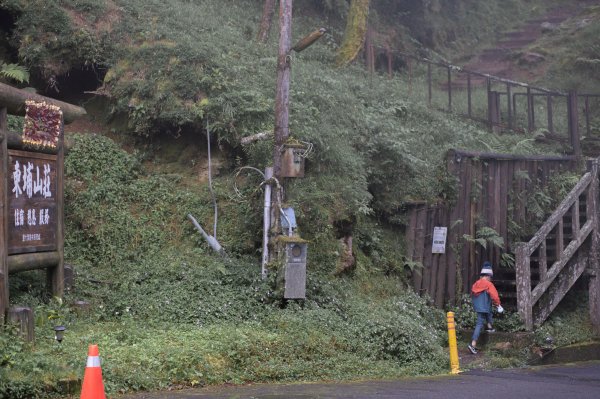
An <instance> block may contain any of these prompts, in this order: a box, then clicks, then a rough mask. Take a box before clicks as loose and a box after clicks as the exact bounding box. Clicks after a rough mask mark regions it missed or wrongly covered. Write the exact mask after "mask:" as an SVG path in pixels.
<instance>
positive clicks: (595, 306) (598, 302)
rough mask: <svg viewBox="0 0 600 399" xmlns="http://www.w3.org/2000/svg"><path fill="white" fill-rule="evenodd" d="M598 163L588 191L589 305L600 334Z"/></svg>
mask: <svg viewBox="0 0 600 399" xmlns="http://www.w3.org/2000/svg"><path fill="white" fill-rule="evenodd" d="M598 168H599V165H598V161H597V160H595V161H594V163H593V164H592V182H591V184H590V188H589V190H588V191H591V194H589V196H588V200H590V202H591V205H589V206H590V208H591V212H590V214H589V215H590V216H589V217H592V218H593V222H592V223H593V224H594V229H593V230H592V234H593V236H592V250H591V253H590V269H591V271H592V276H591V277H590V281H589V288H588V290H589V304H590V321H591V324H592V327H593V329H594V332H595V333H596V334H600V231H599V230H600V215H598V213H599V212H600V206H599V203H598V201H599V198H598V195H599V194H600V190H599V185H598Z"/></svg>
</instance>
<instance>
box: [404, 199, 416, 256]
mask: <svg viewBox="0 0 600 399" xmlns="http://www.w3.org/2000/svg"><path fill="white" fill-rule="evenodd" d="M416 228H417V208H416V207H412V208H411V209H410V217H409V222H408V231H407V232H406V235H405V236H406V257H407V258H408V259H409V260H414V259H415V258H414V252H415V239H416Z"/></svg>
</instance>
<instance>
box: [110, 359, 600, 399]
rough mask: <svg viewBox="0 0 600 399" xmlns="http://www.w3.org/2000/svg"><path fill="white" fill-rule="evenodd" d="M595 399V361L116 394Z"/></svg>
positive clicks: (143, 397)
mask: <svg viewBox="0 0 600 399" xmlns="http://www.w3.org/2000/svg"><path fill="white" fill-rule="evenodd" d="M313 398H315V399H316V398H319V399H342V398H344V399H358V398H361V399H362V398H376V399H399V398H410V399H421V398H427V399H449V398H452V399H453V398H461V399H463V398H464V399H471V398H473V399H481V398H486V399H494V398H498V399H509V398H519V399H538V398H539V399H559V398H560V399H564V398H569V399H570V398H573V399H588V398H589V399H600V362H587V363H580V364H573V365H568V366H565V365H562V366H545V367H536V368H528V369H506V370H493V371H481V370H478V371H469V372H466V373H462V374H460V375H458V376H441V377H427V378H410V379H401V380H394V381H364V382H352V383H325V384H324V383H319V384H290V385H267V384H265V385H262V384H260V385H249V386H230V387H209V388H201V389H195V390H184V391H173V392H157V393H146V394H138V395H134V396H126V397H122V398H121V399H313Z"/></svg>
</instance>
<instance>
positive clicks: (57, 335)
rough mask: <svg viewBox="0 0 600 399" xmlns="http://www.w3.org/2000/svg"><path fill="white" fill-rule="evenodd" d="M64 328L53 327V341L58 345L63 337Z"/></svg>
mask: <svg viewBox="0 0 600 399" xmlns="http://www.w3.org/2000/svg"><path fill="white" fill-rule="evenodd" d="M66 329H67V328H66V327H65V326H54V339H55V340H57V341H58V343H59V344H60V343H61V342H62V340H63V338H64V336H65V330H66Z"/></svg>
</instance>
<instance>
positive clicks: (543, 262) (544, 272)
mask: <svg viewBox="0 0 600 399" xmlns="http://www.w3.org/2000/svg"><path fill="white" fill-rule="evenodd" d="M538 267H539V272H540V281H544V280H546V278H547V277H548V255H547V253H546V240H545V239H544V240H543V241H542V242H541V244H540V246H539V247H538Z"/></svg>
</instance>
